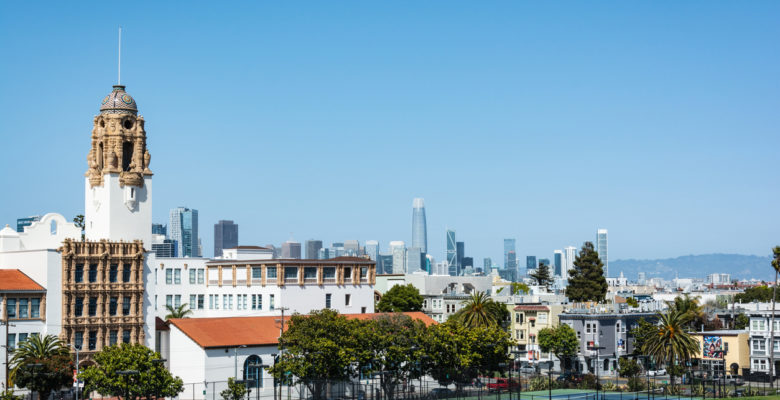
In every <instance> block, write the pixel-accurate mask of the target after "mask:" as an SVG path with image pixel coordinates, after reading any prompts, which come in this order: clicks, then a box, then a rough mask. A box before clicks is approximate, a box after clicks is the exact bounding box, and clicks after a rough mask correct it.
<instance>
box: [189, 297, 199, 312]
mask: <svg viewBox="0 0 780 400" xmlns="http://www.w3.org/2000/svg"><path fill="white" fill-rule="evenodd" d="M189 306H190V310H195V309H197V308H198V296H197V295H194V294H191V295H190V304H189Z"/></svg>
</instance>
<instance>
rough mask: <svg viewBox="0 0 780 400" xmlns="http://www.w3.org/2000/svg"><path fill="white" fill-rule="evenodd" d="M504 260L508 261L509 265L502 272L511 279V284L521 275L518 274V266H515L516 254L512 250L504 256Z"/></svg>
mask: <svg viewBox="0 0 780 400" xmlns="http://www.w3.org/2000/svg"><path fill="white" fill-rule="evenodd" d="M505 258H506V259H507V260H509V261H510V263H509V264H507V266H506V267H505V268H504V271H509V272H504V273H505V274H507V275H508V276H509V277H510V278H511V280H512V282H516V281H518V280H519V279H518V278H519V277H520V276H522V275H523V274H521V273H520V266H519V265H517V253H515V251H514V250H509V253H507V254H506V256H505ZM499 272H500V271H499Z"/></svg>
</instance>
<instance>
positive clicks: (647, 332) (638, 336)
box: [628, 318, 658, 356]
mask: <svg viewBox="0 0 780 400" xmlns="http://www.w3.org/2000/svg"><path fill="white" fill-rule="evenodd" d="M657 332H658V329H657V326H656V325H655V324H652V323H650V322H647V321H646V320H645V319H644V318H640V319H639V321H637V326H636V328H633V329H631V330H630V331H629V332H628V334H629V335H630V336H631V337H632V338H634V351H633V353H632V354H633V355H635V356H640V355H644V353H643V352H642V351H643V350H642V349H643V348H644V346H645V342H646V341H647V339H648V338H649V337H650V336H651V335H654V334H656V333H657Z"/></svg>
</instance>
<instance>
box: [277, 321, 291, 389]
mask: <svg viewBox="0 0 780 400" xmlns="http://www.w3.org/2000/svg"><path fill="white" fill-rule="evenodd" d="M279 310H281V311H282V319H281V320H280V322H281V323H280V324H279V339H280V340H281V339H282V334H283V333H284V312H285V311H287V310H289V308H287V307H279ZM283 353H284V348H283V347H282V346H281V343H280V345H279V360H280V361H281V360H282V354H283ZM282 382H284V381H283V380H282V379H281V378H280V379H279V400H282Z"/></svg>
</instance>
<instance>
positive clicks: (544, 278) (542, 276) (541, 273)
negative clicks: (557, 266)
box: [531, 262, 552, 288]
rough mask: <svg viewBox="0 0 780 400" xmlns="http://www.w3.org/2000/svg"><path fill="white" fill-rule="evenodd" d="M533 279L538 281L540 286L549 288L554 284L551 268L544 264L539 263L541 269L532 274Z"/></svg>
mask: <svg viewBox="0 0 780 400" xmlns="http://www.w3.org/2000/svg"><path fill="white" fill-rule="evenodd" d="M531 278H533V279H534V280H535V281H536V284H537V285H539V286H544V287H546V288H549V287H550V285H551V284H552V277H551V276H550V267H549V266H548V265H547V264H545V263H543V262H540V263H539V268H537V269H536V271H534V272H533V273H532V274H531Z"/></svg>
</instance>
